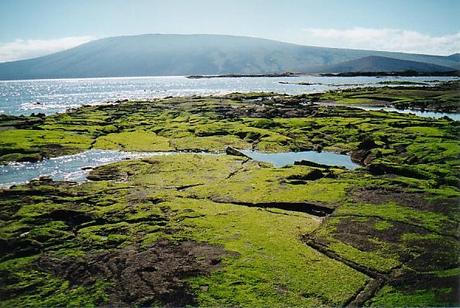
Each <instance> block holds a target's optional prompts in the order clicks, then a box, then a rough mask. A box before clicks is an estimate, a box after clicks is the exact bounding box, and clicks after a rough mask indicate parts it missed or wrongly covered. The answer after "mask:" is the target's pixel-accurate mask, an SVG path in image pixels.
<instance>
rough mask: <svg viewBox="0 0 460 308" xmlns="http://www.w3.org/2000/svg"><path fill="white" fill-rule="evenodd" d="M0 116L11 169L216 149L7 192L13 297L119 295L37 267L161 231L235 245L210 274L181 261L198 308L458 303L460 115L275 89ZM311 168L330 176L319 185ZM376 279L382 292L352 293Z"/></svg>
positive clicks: (41, 300)
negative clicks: (104, 156) (347, 164)
mask: <svg viewBox="0 0 460 308" xmlns="http://www.w3.org/2000/svg"><path fill="white" fill-rule="evenodd" d="M398 91H399V90H398ZM401 91H402V90H401ZM407 91H409V92H407V93H411V92H410V91H412V90H411V89H408V90H407ZM407 93H406V94H407ZM255 98H259V99H256V100H255ZM0 122H1V125H0V127H2V130H1V131H0V135H1V136H3V137H2V138H0V149H2V150H1V153H0V154H1V156H0V159H1V160H2V161H3V162H8V161H14V160H33V159H32V158H31V157H32V156H34V155H35V156H34V159H42V158H44V157H52V156H58V155H62V154H65V153H76V152H79V151H83V150H85V149H89V148H101V149H120V150H129V151H171V150H180V151H192V152H195V151H199V152H202V151H204V152H208V154H203V153H200V154H192V153H189V154H186V153H181V154H177V155H165V156H155V157H152V158H143V159H140V160H132V161H123V162H119V163H115V164H110V165H106V166H101V167H98V168H96V169H95V170H93V171H92V172H91V175H90V177H89V178H90V179H91V180H92V181H90V182H87V183H84V184H81V185H76V184H72V183H67V182H49V181H34V182H31V183H30V184H27V185H20V186H16V187H12V188H10V189H7V190H3V191H1V192H0V196H1V197H0V206H1V211H0V218H1V220H2V224H1V227H0V237H1V242H0V243H1V247H2V255H1V263H0V272H1V279H2V283H1V287H0V294H1V298H2V301H1V305H2V306H5V307H7V306H8V307H9V306H24V305H30V306H53V305H59V306H66V305H67V306H72V305H89V306H92V305H102V304H109V303H113V301H112V299H113V298H112V297H111V294H113V292H114V290H118V289H117V288H119V283H120V281H119V280H120V279H121V278H120V279H118V280H117V278H113V276H110V277H112V278H111V279H109V280H108V281H107V279H105V280H104V277H107V276H104V275H102V274H101V275H102V276H101V275H99V274H94V275H95V277H93V279H92V280H89V281H90V282H86V283H79V282H78V281H80V280H78V279H77V280H75V281H73V280H69V279H68V276H66V275H63V274H62V273H61V272H60V271H59V270H57V269H56V270H50V268H49V267H47V268H44V267H41V266H40V264H42V263H43V260H44V259H46V260H57V261H56V264H58V263H59V262H64V263H62V264H67V263H68V262H70V263H72V262H73V263H78V264H85V263H84V262H87V261H84V260H93V259H94V258H96V256H100V255H101V254H104V253H113V254H115V255H116V254H117V253H120V255H123V253H125V252H126V251H131V250H133V249H135V251H147V250H149V249H156V248H155V247H157V246H158V243H160V242H161V243H164V241H165V240H166V241H170V242H171V243H185V242H187V243H207V244H209V245H214V246H215V247H222V248H223V249H224V250H225V251H226V254H225V255H224V256H223V257H222V259H219V261H218V262H219V263H218V266H217V267H215V268H213V270H210V271H209V272H196V274H190V272H187V273H188V274H183V275H181V274H180V273H179V272H177V271H178V269H174V270H172V273H173V276H172V278H171V281H173V282H174V283H172V284H168V290H169V291H171V290H172V291H171V292H173V291H174V290H176V291H177V290H183V288H184V286H186V288H187V290H188V288H189V289H190V290H191V292H192V294H194V301H192V302H190V303H194V304H198V305H204V306H216V305H218V306H267V305H269V306H321V305H327V306H337V305H346V304H350V303H359V304H361V305H362V304H365V305H379V306H381V305H389V306H391V305H400V306H426V305H432V306H434V305H455V304H458V297H456V296H457V295H458V276H459V271H458V265H459V260H458V251H459V249H460V247H459V245H458V237H459V234H458V222H459V220H460V212H459V209H458V198H459V197H460V191H459V190H458V183H459V182H458V171H459V169H458V166H459V165H458V163H459V161H458V157H459V155H460V145H459V142H458V139H457V138H458V135H459V124H458V122H453V121H450V120H447V119H439V120H434V119H423V118H418V117H415V116H410V115H398V114H388V113H384V112H367V111H363V110H351V109H348V108H345V107H325V106H312V105H305V100H304V99H303V98H301V97H289V96H278V95H268V94H267V95H262V96H261V95H258V94H251V95H240V94H233V95H228V96H224V97H211V98H200V97H195V98H171V99H163V100H157V101H152V102H127V103H124V104H120V105H113V106H92V107H82V108H80V109H77V110H74V111H71V112H69V113H66V114H59V115H53V116H48V117H28V118H25V117H22V118H14V117H7V116H3V117H2V118H1V121H0ZM227 146H233V147H236V148H248V149H250V148H252V149H259V150H264V151H286V150H294V151H295V150H310V149H326V150H333V151H337V152H344V153H345V152H348V153H352V156H353V157H355V159H357V160H359V161H360V162H361V163H362V164H363V168H360V169H358V170H355V171H348V170H346V169H340V168H327V169H325V168H320V167H311V166H306V165H295V166H289V167H284V168H273V167H272V166H271V165H268V164H263V163H258V162H254V161H250V160H247V159H246V158H244V157H233V156H229V155H216V154H215V153H218V152H222V151H224V149H225V148H226V147H227ZM314 170H316V171H315V172H316V174H320V175H321V176H317V177H315V179H311V178H309V175H310V174H311V173H312V172H313V171H314ZM318 170H319V171H320V172H319V173H318ZM312 207H315V208H316V210H318V209H323V210H324V211H325V213H330V215H328V216H327V217H322V216H323V215H318V214H317V212H314V211H310V209H311V208H312ZM286 208H289V210H286ZM331 212H332V213H331ZM315 213H316V214H315ZM162 241H163V242H162ZM214 246H213V247H214ZM152 247H153V248H152ZM154 251H155V250H154ZM168 253H172V252H168ZM116 256H118V255H116ZM91 258H93V259H91ZM82 260H83V261H82ZM111 260H113V259H111ZM58 261H59V262H58ZM66 262H67V263H66ZM82 262H83V263H82ZM216 262H217V261H216ZM214 265H215V264H214ZM124 266H125V267H128V265H126V264H125V265H124ZM125 269H126V270H128V271H129V268H125ZM144 270H147V271H153V270H154V269H151V268H150V267H147V269H144ZM156 270H157V271H158V270H159V271H161V268H159V269H156ZM168 270H170V271H171V269H168ZM151 273H152V272H150V274H151ZM168 273H169V272H168ZM80 274H81V275H87V274H82V273H80ZM98 275H99V276H98ZM174 275H176V276H174ZM376 279H378V280H379V279H380V280H381V281H382V288H376V289H375V290H374V292H375V295H374V294H371V295H374V296H368V297H365V298H364V300H361V302H359V301H357V298H362V297H360V294H361V293H362V292H360V291H361V290H363V289H364V288H365V286H366V285H369V283H371V282H372V281H374V280H376ZM171 281H170V282H171ZM126 284H127V288H128V289H127V292H128V291H130V290H129V282H126ZM114 288H115V289H114ZM111 292H112V293H111ZM133 292H134V291H133ZM128 293H129V292H128ZM128 293H127V294H128ZM134 293H135V292H134ZM134 293H133V294H134ZM129 294H131V293H129ZM136 294H137V293H136ZM168 294H169V293H168ZM172 294H174V293H172ZM133 296H134V295H133ZM135 299H136V300H140V302H141V303H144V304H145V303H146V304H153V305H157V304H167V302H164V301H163V302H162V301H161V299H159V298H142V299H140V298H135ZM123 300H126V301H127V302H129V298H126V299H123ZM132 301H133V302H135V300H134V299H132Z"/></svg>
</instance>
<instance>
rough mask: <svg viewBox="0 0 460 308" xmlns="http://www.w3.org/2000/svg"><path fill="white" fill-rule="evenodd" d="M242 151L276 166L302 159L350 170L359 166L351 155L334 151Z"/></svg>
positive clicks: (254, 158)
mask: <svg viewBox="0 0 460 308" xmlns="http://www.w3.org/2000/svg"><path fill="white" fill-rule="evenodd" d="M241 152H242V153H243V154H245V155H247V156H248V157H250V158H252V159H253V160H257V161H263V162H267V163H271V164H273V166H275V167H284V166H288V165H292V164H294V163H295V162H298V161H302V160H307V161H311V162H314V163H317V164H322V165H327V166H338V167H345V168H347V169H350V170H353V169H356V168H358V167H359V165H358V164H356V163H354V162H352V161H351V158H350V156H348V155H343V154H337V153H333V152H325V151H323V152H316V151H303V152H284V153H264V152H259V151H252V150H242V151H241Z"/></svg>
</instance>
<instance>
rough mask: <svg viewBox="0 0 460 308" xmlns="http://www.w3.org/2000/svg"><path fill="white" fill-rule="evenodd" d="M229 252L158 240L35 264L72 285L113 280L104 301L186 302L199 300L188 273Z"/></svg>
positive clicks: (206, 268) (209, 265) (211, 265)
mask: <svg viewBox="0 0 460 308" xmlns="http://www.w3.org/2000/svg"><path fill="white" fill-rule="evenodd" d="M228 254H229V253H226V252H225V250H224V249H223V248H222V247H220V246H215V245H209V244H205V243H198V242H194V241H183V242H172V241H169V240H160V241H158V242H157V243H155V244H154V245H153V246H151V247H150V248H148V249H146V250H141V249H139V248H134V247H128V248H125V249H123V250H119V251H115V252H106V253H102V254H97V255H92V256H89V257H86V258H79V259H75V258H67V259H61V260H59V259H54V258H50V257H47V256H43V257H42V258H40V260H39V261H38V262H37V263H36V266H37V268H38V269H40V270H44V271H47V272H51V273H53V274H55V275H58V276H60V277H62V278H64V279H66V280H69V281H70V283H71V284H72V285H91V284H94V283H95V282H96V281H97V280H98V279H103V280H106V281H109V282H111V283H112V285H113V286H112V287H111V288H110V289H108V290H107V293H108V295H109V302H108V303H100V304H109V305H110V306H112V305H113V306H128V305H140V306H151V305H158V303H161V305H163V306H169V307H184V306H186V305H196V304H197V302H196V300H195V298H194V294H193V292H192V290H191V289H190V287H189V286H188V284H187V282H186V279H187V278H188V277H193V276H197V275H203V274H207V273H209V272H211V271H212V270H214V269H217V268H218V267H219V266H220V262H221V258H222V257H223V256H225V255H228Z"/></svg>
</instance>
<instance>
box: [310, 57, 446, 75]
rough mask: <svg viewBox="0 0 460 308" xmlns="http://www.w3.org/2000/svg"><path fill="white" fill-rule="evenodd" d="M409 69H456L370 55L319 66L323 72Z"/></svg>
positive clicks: (425, 70) (442, 70)
mask: <svg viewBox="0 0 460 308" xmlns="http://www.w3.org/2000/svg"><path fill="white" fill-rule="evenodd" d="M408 70H411V71H417V72H422V73H425V72H448V71H452V70H454V68H452V67H447V66H441V65H436V64H432V63H426V62H419V61H409V60H400V59H395V58H389V57H381V56H368V57H363V58H359V59H355V60H350V61H345V62H341V63H338V64H332V65H326V66H323V67H321V68H319V71H321V72H322V73H341V72H376V71H378V72H398V71H408Z"/></svg>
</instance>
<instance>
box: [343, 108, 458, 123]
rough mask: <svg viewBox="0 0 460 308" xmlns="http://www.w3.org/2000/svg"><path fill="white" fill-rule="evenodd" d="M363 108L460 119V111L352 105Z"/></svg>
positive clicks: (436, 117) (427, 116)
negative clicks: (449, 111) (447, 111)
mask: <svg viewBox="0 0 460 308" xmlns="http://www.w3.org/2000/svg"><path fill="white" fill-rule="evenodd" d="M352 107H356V108H359V109H363V110H370V111H371V110H376V111H386V112H397V113H404V114H414V115H416V116H419V117H425V118H435V119H439V118H443V117H448V118H450V119H452V120H454V121H460V113H446V112H434V111H419V110H408V109H404V110H402V109H396V108H393V107H374V106H356V105H354V106H352Z"/></svg>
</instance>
